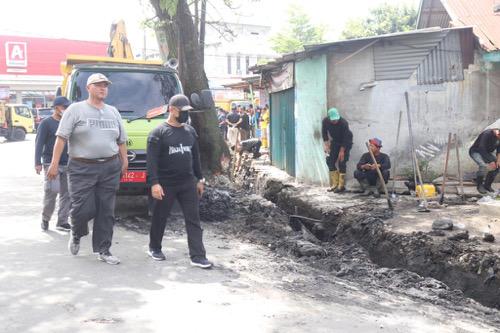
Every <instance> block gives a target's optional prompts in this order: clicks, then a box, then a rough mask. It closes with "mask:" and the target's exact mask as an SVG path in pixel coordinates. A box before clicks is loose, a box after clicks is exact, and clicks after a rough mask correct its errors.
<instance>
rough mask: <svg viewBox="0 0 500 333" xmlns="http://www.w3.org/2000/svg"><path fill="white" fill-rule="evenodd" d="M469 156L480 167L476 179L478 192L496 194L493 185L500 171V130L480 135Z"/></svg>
mask: <svg viewBox="0 0 500 333" xmlns="http://www.w3.org/2000/svg"><path fill="white" fill-rule="evenodd" d="M493 152H495V153H496V156H494V155H493V154H492V153H493ZM469 155H470V157H471V158H472V159H473V160H474V162H476V164H477V165H478V166H479V170H478V171H477V178H476V182H477V190H478V192H479V193H481V194H487V193H488V192H494V190H493V188H492V187H491V184H493V181H494V180H495V177H496V176H497V174H498V171H499V170H500V129H498V128H494V129H488V130H486V131H484V132H482V133H481V134H479V136H478V137H477V139H476V141H474V144H473V145H472V147H470V149H469ZM483 181H484V183H483Z"/></svg>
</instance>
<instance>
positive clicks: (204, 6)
mask: <svg viewBox="0 0 500 333" xmlns="http://www.w3.org/2000/svg"><path fill="white" fill-rule="evenodd" d="M206 25H207V0H201V19H200V58H201V61H202V63H201V65H202V66H204V64H205V34H206V33H205V28H206Z"/></svg>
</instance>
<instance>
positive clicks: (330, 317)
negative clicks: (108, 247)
mask: <svg viewBox="0 0 500 333" xmlns="http://www.w3.org/2000/svg"><path fill="white" fill-rule="evenodd" d="M33 144H34V137H33V136H32V135H30V136H28V139H27V140H26V141H24V142H14V143H11V142H2V141H1V139H0V156H1V162H0V174H1V177H0V197H1V198H2V203H1V205H0V253H1V254H2V256H1V259H0V332H6V333H7V332H115V331H116V332H146V333H148V332H168V331H170V332H195V331H204V332H235V331H237V332H440V333H441V332H498V331H500V330H498V328H496V327H494V326H492V324H489V323H488V321H485V320H484V318H482V317H481V316H480V314H479V313H478V314H477V315H470V314H464V313H462V312H461V311H460V310H453V309H450V308H449V307H447V306H438V305H435V304H431V303H426V302H422V301H419V300H414V299H412V298H411V297H408V296H406V295H400V294H397V293H394V292H393V291H391V290H386V289H385V288H384V286H379V287H377V288H375V287H373V286H372V285H369V286H367V285H363V284H360V283H357V282H356V281H347V280H342V279H339V278H335V277H332V276H330V275H328V274H327V273H325V272H324V271H320V270H316V269H314V268H311V267H310V266H307V265H304V264H301V263H300V262H298V261H297V260H295V259H294V257H286V256H282V255H278V254H276V253H274V252H272V251H270V250H269V249H268V248H266V247H265V246H261V245H257V244H254V243H251V242H248V241H245V240H241V239H239V238H237V237H235V236H232V235H231V233H221V232H220V228H222V227H223V225H224V224H221V223H219V224H217V226H215V225H211V224H205V225H204V227H205V230H206V234H205V239H206V248H207V252H208V254H209V259H211V260H213V261H214V262H215V263H216V266H215V268H214V269H212V270H201V269H197V268H192V267H190V266H189V265H188V257H187V245H186V240H185V234H184V231H183V227H182V223H181V222H180V219H179V217H178V216H176V217H174V218H173V220H175V221H173V222H172V223H171V224H170V225H169V227H167V228H168V230H167V232H166V235H165V239H164V245H165V246H166V254H167V257H168V259H167V261H165V262H153V261H152V260H150V259H149V258H147V256H146V254H145V251H146V249H147V246H146V245H147V242H148V236H147V234H146V233H145V232H144V230H147V226H145V225H143V226H142V227H140V228H137V230H131V228H130V227H129V223H128V224H122V223H118V225H117V227H116V228H115V237H114V245H113V248H112V250H113V253H114V254H115V255H117V256H119V257H120V258H121V259H122V264H120V265H118V266H109V265H106V264H104V263H102V262H99V261H97V260H96V258H95V256H94V255H93V254H92V253H91V250H90V239H89V238H88V237H87V238H85V239H83V240H82V249H81V252H80V254H79V255H78V256H76V257H73V256H71V255H70V254H69V252H68V250H67V247H66V244H67V235H66V234H64V233H59V232H55V231H49V232H47V233H44V232H41V231H40V227H39V222H40V210H41V190H42V177H40V176H37V175H36V174H35V172H34V169H33ZM119 201H120V204H119V206H118V208H117V209H118V213H119V214H120V210H121V209H122V208H121V207H128V206H129V205H128V203H127V198H122V199H120V200H119ZM128 208H130V207H128ZM132 214H133V212H132ZM137 214H138V215H140V214H142V211H141V212H137ZM127 216H129V218H128V219H127V221H129V222H130V212H127ZM136 223H143V224H147V223H148V222H147V220H143V219H139V218H138V219H137V220H136ZM225 223H231V221H226V222H225Z"/></svg>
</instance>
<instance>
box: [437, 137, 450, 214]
mask: <svg viewBox="0 0 500 333" xmlns="http://www.w3.org/2000/svg"><path fill="white" fill-rule="evenodd" d="M450 149H451V133H448V145H447V146H446V157H445V160H444V171H443V185H442V186H441V198H439V204H440V205H442V204H443V203H444V192H445V191H446V177H447V176H448V161H449V159H450Z"/></svg>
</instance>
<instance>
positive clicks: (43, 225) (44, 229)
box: [40, 220, 49, 231]
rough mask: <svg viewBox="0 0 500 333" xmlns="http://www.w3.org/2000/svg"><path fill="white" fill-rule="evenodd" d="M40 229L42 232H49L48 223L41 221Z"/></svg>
mask: <svg viewBox="0 0 500 333" xmlns="http://www.w3.org/2000/svg"><path fill="white" fill-rule="evenodd" d="M40 227H42V231H47V230H49V221H43V220H42V224H41V225H40Z"/></svg>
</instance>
